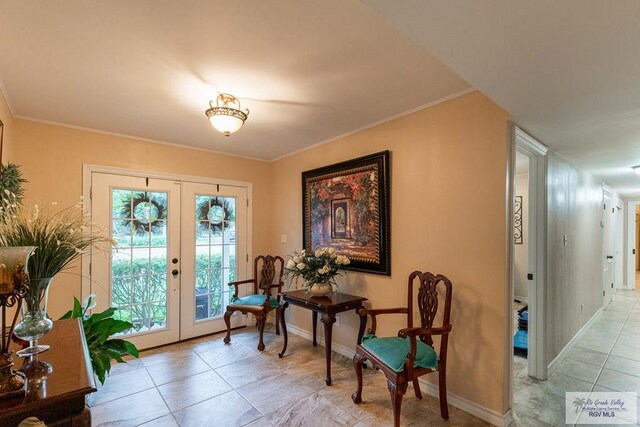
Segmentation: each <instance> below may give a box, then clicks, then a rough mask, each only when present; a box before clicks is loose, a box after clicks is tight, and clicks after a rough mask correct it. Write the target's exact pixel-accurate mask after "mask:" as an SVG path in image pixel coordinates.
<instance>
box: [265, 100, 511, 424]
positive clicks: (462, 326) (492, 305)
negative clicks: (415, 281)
mask: <svg viewBox="0 0 640 427" xmlns="http://www.w3.org/2000/svg"><path fill="white" fill-rule="evenodd" d="M508 118H509V116H508V114H507V113H506V112H505V111H504V110H502V109H501V108H500V107H499V106H497V105H496V104H494V103H493V102H491V101H490V100H489V99H488V98H486V97H484V96H483V95H481V94H480V93H478V92H474V93H471V94H467V95H464V96H461V97H458V98H455V99H453V100H450V101H447V102H444V103H441V104H438V105H436V106H433V107H431V108H427V109H425V110H422V111H419V112H416V113H413V114H411V115H408V116H405V117H402V118H399V119H396V120H393V121H391V122H388V123H385V124H382V125H379V126H376V127H374V128H371V129H368V130H365V131H362V132H359V133H357V134H354V135H351V136H348V137H345V138H341V139H339V140H337V141H334V142H331V143H329V144H325V145H322V146H320V147H317V148H315V149H312V150H309V151H305V152H302V153H299V154H296V155H293V156H290V157H287V158H285V159H282V160H280V161H277V162H275V164H274V183H273V186H274V188H276V189H277V191H276V192H275V193H273V202H274V206H278V211H277V215H274V216H273V233H272V234H271V238H272V242H271V248H272V249H273V250H274V251H275V252H276V253H278V254H281V255H288V254H291V253H292V252H293V251H294V250H300V247H301V245H302V233H301V231H302V222H301V213H300V212H301V197H302V196H301V183H300V173H301V172H302V171H305V170H309V169H312V168H316V167H320V166H324V165H328V164H331V163H335V162H339V161H343V160H348V159H351V158H354V157H358V156H362V155H366V154H370V153H374V152H378V151H382V150H386V149H389V150H391V236H392V242H391V251H392V261H391V268H392V273H393V275H392V276H391V277H385V276H378V275H373V274H362V273H349V274H348V276H347V277H346V280H343V283H342V285H341V289H340V290H341V291H343V292H347V293H352V294H356V295H362V296H366V297H367V298H368V299H369V305H370V306H374V307H380V308H382V307H394V306H402V305H406V280H407V277H408V275H409V273H410V272H412V271H414V270H418V269H421V270H430V271H433V272H437V273H442V274H445V275H447V276H448V277H449V278H450V279H451V280H452V282H453V286H454V288H453V289H454V290H453V295H454V302H453V308H452V317H453V321H452V323H453V333H452V335H451V340H450V344H449V345H450V347H449V360H450V362H449V371H448V372H449V377H448V384H449V390H450V391H451V392H453V393H455V394H457V395H459V396H461V397H463V398H465V399H468V400H470V401H473V402H475V403H477V404H479V405H482V406H485V407H487V408H491V409H493V410H495V411H497V412H499V413H503V412H504V411H505V410H506V407H505V402H504V401H505V397H504V396H503V390H504V389H503V385H504V383H505V378H506V377H505V372H504V365H505V358H506V356H505V355H506V348H505V346H507V345H510V343H506V342H505V333H504V331H505V325H506V323H505V322H506V317H505V316H506V313H505V308H504V306H505V304H504V301H505V298H506V292H507V289H506V284H505V262H506V254H505V223H506V222H505V221H506V218H505V200H506V193H505V191H506V190H505V187H506V186H505V176H506V170H505V169H506V153H507V120H508ZM281 234H286V235H287V236H288V243H286V244H282V243H280V235H281ZM310 319H311V315H310V314H309V312H308V311H304V310H302V309H298V308H295V307H294V308H291V309H290V311H289V319H288V321H289V322H290V323H291V324H293V325H295V326H296V327H299V328H302V329H305V330H307V331H310V330H311V321H310ZM401 320H402V319H400V318H399V317H394V316H391V317H388V318H386V319H382V320H381V324H380V325H379V333H380V334H390V335H395V334H396V333H397V331H398V329H400V328H402V327H404V325H403V322H402V321H401ZM357 322H358V320H357V316H356V315H355V314H353V313H343V314H342V316H341V325H340V326H336V327H335V328H334V342H336V343H339V344H341V345H343V346H346V347H348V348H353V347H354V346H355V340H356V331H357ZM320 329H321V328H320ZM381 386H383V385H382V384H381ZM365 394H366V391H365Z"/></svg>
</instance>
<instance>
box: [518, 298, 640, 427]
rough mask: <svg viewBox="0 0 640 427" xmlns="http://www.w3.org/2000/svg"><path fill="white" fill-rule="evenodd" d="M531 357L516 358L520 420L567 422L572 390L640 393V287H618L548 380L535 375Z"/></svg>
mask: <svg viewBox="0 0 640 427" xmlns="http://www.w3.org/2000/svg"><path fill="white" fill-rule="evenodd" d="M526 363H527V361H526V359H523V358H520V357H515V359H514V371H515V372H514V419H515V421H516V425H518V426H547V425H552V426H564V425H565V423H564V420H565V399H564V396H565V392H567V391H577V392H589V391H594V392H600V391H612V390H613V391H621V392H636V393H638V395H639V396H640V293H638V292H634V291H618V292H617V293H616V295H615V300H614V301H613V302H611V304H609V306H608V307H607V308H606V310H604V311H603V312H602V314H601V315H600V316H599V317H598V318H597V319H596V320H595V321H594V322H593V323H592V324H591V325H590V327H589V329H588V330H587V331H585V333H584V334H583V336H582V337H581V338H580V340H579V341H578V342H577V344H576V346H575V347H574V348H573V349H572V350H571V351H570V352H569V354H568V355H567V358H566V359H565V360H564V361H563V362H562V363H561V364H560V366H559V367H558V369H557V371H556V372H554V373H553V374H552V375H551V376H550V377H549V379H548V380H547V381H537V380H534V379H532V378H530V377H529V376H528V375H527V364H526ZM639 403H640V402H639ZM639 407H640V405H639ZM627 425H628V424H627Z"/></svg>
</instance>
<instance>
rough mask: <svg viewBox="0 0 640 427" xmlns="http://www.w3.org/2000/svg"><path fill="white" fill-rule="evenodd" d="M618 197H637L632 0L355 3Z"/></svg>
mask: <svg viewBox="0 0 640 427" xmlns="http://www.w3.org/2000/svg"><path fill="white" fill-rule="evenodd" d="M363 3H365V4H367V5H368V6H370V7H371V8H372V9H373V10H375V11H376V12H377V13H379V14H380V16H382V17H384V18H385V19H387V20H388V22H390V23H391V24H392V25H394V26H395V27H396V28H398V29H399V30H400V31H402V32H403V33H404V34H406V35H407V36H408V37H409V38H410V39H412V40H413V41H415V42H417V43H419V44H420V45H422V46H423V47H424V48H425V49H426V50H428V51H429V52H431V53H433V54H434V55H435V56H436V57H437V58H438V59H440V60H441V61H442V62H444V63H445V64H447V66H448V67H450V68H451V69H452V70H454V71H455V72H456V73H457V74H458V75H459V76H461V77H462V78H463V79H465V80H466V81H468V82H469V83H470V84H472V85H473V86H474V87H476V88H477V89H479V90H480V91H481V92H483V93H484V94H486V95H487V96H489V97H491V98H492V99H493V100H494V101H496V102H497V103H498V104H500V105H501V106H502V107H504V108H505V109H506V110H508V111H509V112H510V113H512V114H513V116H514V121H515V122H516V123H517V124H518V125H520V126H521V127H522V128H523V129H525V130H527V131H528V132H529V133H531V134H532V135H533V136H535V137H536V138H537V139H539V140H540V142H543V143H544V144H546V145H547V146H549V147H550V148H551V149H552V150H554V151H556V152H558V153H560V154H562V155H564V156H566V157H567V158H569V159H571V160H573V161H574V162H575V163H576V164H577V165H578V166H580V167H582V168H583V169H586V170H587V171H589V172H591V173H592V174H594V175H596V176H598V177H599V178H600V179H602V180H603V181H604V182H605V183H607V184H609V185H610V186H611V187H613V188H615V189H616V190H618V192H619V193H620V194H621V195H623V196H640V177H639V176H637V175H635V174H634V173H633V171H632V170H631V169H630V166H632V165H637V164H640V2H638V1H637V0H616V1H601V0H563V1H555V0H537V1H499V0H474V1H467V0H404V1H403V2H401V3H398V2H392V1H387V0H363Z"/></svg>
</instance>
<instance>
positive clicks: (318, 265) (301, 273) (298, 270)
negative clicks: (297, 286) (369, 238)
mask: <svg viewBox="0 0 640 427" xmlns="http://www.w3.org/2000/svg"><path fill="white" fill-rule="evenodd" d="M349 263H351V261H350V260H349V258H347V257H346V256H344V255H338V254H336V250H335V249H334V248H318V249H316V250H315V252H309V253H307V252H306V251H305V250H304V249H303V250H302V251H301V252H299V253H298V252H295V253H294V254H293V256H292V257H291V259H290V260H289V261H287V265H286V267H285V276H286V277H287V278H289V277H290V278H293V279H298V278H301V279H303V280H304V282H305V288H306V290H307V292H310V290H311V287H312V286H313V285H314V284H328V285H329V286H330V287H331V289H332V290H333V287H334V286H336V287H337V286H338V284H337V282H336V276H341V275H342V274H341V273H339V270H340V269H341V268H343V267H344V266H346V265H349Z"/></svg>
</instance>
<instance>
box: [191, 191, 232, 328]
mask: <svg viewBox="0 0 640 427" xmlns="http://www.w3.org/2000/svg"><path fill="white" fill-rule="evenodd" d="M195 203H196V218H195V219H196V235H195V240H196V243H195V245H196V248H195V249H196V260H195V269H196V274H195V277H196V281H195V320H205V319H210V318H218V317H220V316H222V313H223V310H224V307H225V306H226V304H228V302H229V295H230V293H229V291H230V289H229V286H228V283H229V282H230V281H233V280H234V279H235V277H236V271H235V257H236V246H235V218H236V213H235V207H236V200H235V198H233V197H220V196H209V195H203V194H197V195H196V197H195ZM231 224H233V225H231Z"/></svg>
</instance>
